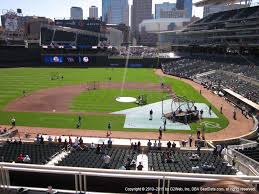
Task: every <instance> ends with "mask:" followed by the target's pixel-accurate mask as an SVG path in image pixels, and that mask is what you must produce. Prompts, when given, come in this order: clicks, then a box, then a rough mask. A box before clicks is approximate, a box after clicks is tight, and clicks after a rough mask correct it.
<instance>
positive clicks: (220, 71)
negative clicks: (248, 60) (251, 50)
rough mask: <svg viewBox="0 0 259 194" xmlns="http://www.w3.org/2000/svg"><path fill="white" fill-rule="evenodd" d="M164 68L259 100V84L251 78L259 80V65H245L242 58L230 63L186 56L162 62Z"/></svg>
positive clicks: (254, 100) (173, 73) (207, 84)
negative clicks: (165, 62) (169, 61)
mask: <svg viewBox="0 0 259 194" xmlns="http://www.w3.org/2000/svg"><path fill="white" fill-rule="evenodd" d="M162 70H163V72H164V73H166V74H170V75H175V76H178V77H183V78H187V79H199V80H200V81H201V82H202V83H203V84H204V85H206V86H207V87H210V86H217V87H219V88H218V89H219V90H220V89H224V88H228V89H231V90H233V91H235V92H237V93H239V94H240V95H242V96H244V97H245V98H247V99H250V100H251V101H253V102H255V103H258V102H259V86H258V85H256V84H254V82H251V79H253V80H257V81H258V80H259V66H258V65H256V64H251V65H244V64H243V61H242V60H240V62H239V63H238V62H236V61H233V62H232V63H229V62H222V61H221V60H217V59H216V58H213V60H205V59H199V58H185V59H180V60H177V61H174V62H171V63H167V64H162ZM206 72H210V73H208V74H206V75H203V76H199V78H197V75H198V74H203V73H206ZM255 82H256V81H255Z"/></svg>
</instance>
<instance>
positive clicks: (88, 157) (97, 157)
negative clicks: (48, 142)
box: [57, 148, 136, 169]
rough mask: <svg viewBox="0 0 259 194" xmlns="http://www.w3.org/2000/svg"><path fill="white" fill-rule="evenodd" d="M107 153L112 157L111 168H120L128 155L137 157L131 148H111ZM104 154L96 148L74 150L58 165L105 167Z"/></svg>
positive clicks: (133, 157) (132, 157)
mask: <svg viewBox="0 0 259 194" xmlns="http://www.w3.org/2000/svg"><path fill="white" fill-rule="evenodd" d="M106 153H107V154H108V155H109V156H110V157H111V163H110V168H112V169H119V168H120V167H121V166H122V165H123V164H124V163H125V161H126V160H127V158H128V157H130V158H131V159H136V153H135V152H134V151H133V150H131V149H123V148H109V149H106ZM103 156H104V154H97V153H96V150H95V149H89V150H83V151H72V152H71V153H70V154H69V155H68V156H66V157H65V158H64V159H63V160H62V161H60V162H59V163H58V164H57V165H58V166H74V167H87V168H103V166H104V165H103Z"/></svg>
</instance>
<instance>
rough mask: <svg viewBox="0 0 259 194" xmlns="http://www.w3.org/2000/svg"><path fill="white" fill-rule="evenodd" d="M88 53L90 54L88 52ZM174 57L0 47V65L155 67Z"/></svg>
mask: <svg viewBox="0 0 259 194" xmlns="http://www.w3.org/2000/svg"><path fill="white" fill-rule="evenodd" d="M89 53H90V54H89ZM171 60H174V59H168V58H162V59H158V58H141V57H131V58H130V59H128V61H127V59H126V58H124V57H109V56H108V54H107V55H105V54H104V53H100V54H93V52H92V53H91V52H88V51H78V52H75V51H74V52H73V53H72V54H69V53H65V54H64V53H62V52H59V51H58V50H57V52H55V54H53V53H47V52H46V51H42V50H41V49H40V48H24V47H13V46H12V47H7V46H5V47H0V67H81V68H84V67H85V68H89V67H114V68H115V67H125V66H126V64H128V67H130V68H157V67H160V64H161V63H163V62H169V61H171Z"/></svg>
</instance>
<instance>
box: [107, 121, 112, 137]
mask: <svg viewBox="0 0 259 194" xmlns="http://www.w3.org/2000/svg"><path fill="white" fill-rule="evenodd" d="M111 129H112V125H111V122H109V123H108V126H107V137H108V136H110V135H111V134H112V131H111Z"/></svg>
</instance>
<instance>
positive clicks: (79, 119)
mask: <svg viewBox="0 0 259 194" xmlns="http://www.w3.org/2000/svg"><path fill="white" fill-rule="evenodd" d="M81 122H82V117H81V115H79V116H78V121H77V125H76V128H77V129H79V128H80V127H81Z"/></svg>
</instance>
